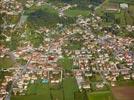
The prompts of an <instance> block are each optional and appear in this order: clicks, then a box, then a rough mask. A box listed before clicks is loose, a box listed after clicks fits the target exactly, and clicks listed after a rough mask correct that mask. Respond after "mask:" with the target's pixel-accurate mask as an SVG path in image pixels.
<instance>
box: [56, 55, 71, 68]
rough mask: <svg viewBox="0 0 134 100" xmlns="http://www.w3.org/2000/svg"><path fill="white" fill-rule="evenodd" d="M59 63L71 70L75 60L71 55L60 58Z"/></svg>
mask: <svg viewBox="0 0 134 100" xmlns="http://www.w3.org/2000/svg"><path fill="white" fill-rule="evenodd" d="M58 65H59V66H61V67H63V68H64V69H65V70H71V69H72V66H73V60H72V59H70V58H69V57H64V58H61V59H59V60H58Z"/></svg>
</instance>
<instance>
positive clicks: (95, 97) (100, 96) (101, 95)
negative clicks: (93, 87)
mask: <svg viewBox="0 0 134 100" xmlns="http://www.w3.org/2000/svg"><path fill="white" fill-rule="evenodd" d="M87 95H88V100H113V97H112V94H111V92H110V91H103V92H102V91H101V92H93V93H87Z"/></svg>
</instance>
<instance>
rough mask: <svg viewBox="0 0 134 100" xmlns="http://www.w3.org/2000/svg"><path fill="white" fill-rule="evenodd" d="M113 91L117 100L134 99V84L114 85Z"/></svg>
mask: <svg viewBox="0 0 134 100" xmlns="http://www.w3.org/2000/svg"><path fill="white" fill-rule="evenodd" d="M112 92H113V94H114V96H115V98H116V100H134V86H123V87H114V88H112Z"/></svg>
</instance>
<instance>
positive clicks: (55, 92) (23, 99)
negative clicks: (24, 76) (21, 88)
mask: <svg viewBox="0 0 134 100" xmlns="http://www.w3.org/2000/svg"><path fill="white" fill-rule="evenodd" d="M69 84H70V85H69ZM78 91H79V89H78V87H77V83H76V80H75V79H74V78H71V77H68V78H65V79H64V80H63V84H57V85H56V84H55V85H54V84H49V83H48V84H44V83H42V82H41V80H38V81H36V82H35V83H34V84H29V86H28V89H27V91H26V92H25V94H26V95H25V96H12V97H11V100H37V98H38V99H39V100H44V99H45V100H55V99H57V100H74V93H75V92H78Z"/></svg>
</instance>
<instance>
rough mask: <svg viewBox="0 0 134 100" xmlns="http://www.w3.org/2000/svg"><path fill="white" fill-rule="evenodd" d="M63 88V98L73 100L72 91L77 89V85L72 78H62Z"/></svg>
mask: <svg viewBox="0 0 134 100" xmlns="http://www.w3.org/2000/svg"><path fill="white" fill-rule="evenodd" d="M63 89H64V96H65V100H74V93H75V92H76V91H78V86H77V83H76V81H75V79H74V78H71V77H70V78H66V79H64V80H63Z"/></svg>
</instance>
